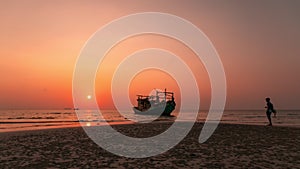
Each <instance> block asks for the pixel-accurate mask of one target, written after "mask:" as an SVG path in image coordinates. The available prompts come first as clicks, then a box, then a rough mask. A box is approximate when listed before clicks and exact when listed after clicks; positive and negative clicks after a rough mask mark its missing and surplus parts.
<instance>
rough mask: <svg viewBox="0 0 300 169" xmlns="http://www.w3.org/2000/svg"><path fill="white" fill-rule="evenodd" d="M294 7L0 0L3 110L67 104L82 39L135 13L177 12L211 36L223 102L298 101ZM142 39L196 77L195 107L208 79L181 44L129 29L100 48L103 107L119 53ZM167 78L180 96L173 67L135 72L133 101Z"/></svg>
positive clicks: (204, 103)
mask: <svg viewBox="0 0 300 169" xmlns="http://www.w3.org/2000/svg"><path fill="white" fill-rule="evenodd" d="M299 9H300V1H296V0H286V1H282V0H281V1H279V0H278V1H277V0H265V1H259V0H255V1H251V0H249V1H238V0H229V1H215V0H213V1H198V0H194V1H179V0H164V1H163V0H158V1H140V0H128V1H126V2H125V1H121V0H116V1H98V0H94V1H92V0H86V1H83V0H81V1H77V0H64V1H58V0H43V1H39V0H24V1H19V0H1V1H0V20H1V26H0V77H1V80H0V109H59V108H65V107H72V106H73V102H72V77H73V70H74V68H75V64H76V59H77V57H78V55H79V54H80V50H81V49H82V48H83V46H84V44H85V43H86V41H87V40H88V39H89V38H90V37H91V36H92V34H93V33H95V32H96V31H97V30H98V29H100V28H101V27H102V26H104V25H105V24H108V23H109V22H110V21H112V20H114V19H117V18H119V17H122V16H126V15H129V14H134V13H138V12H163V13H170V14H173V15H177V16H179V17H181V18H184V19H186V20H188V21H190V22H191V23H193V24H194V25H196V26H197V27H198V28H199V29H201V30H202V31H203V32H204V33H205V34H206V35H207V36H208V38H209V39H210V40H211V42H212V43H213V45H214V46H215V48H216V50H217V51H218V53H219V55H220V58H221V60H222V63H223V66H224V70H225V74H226V78H227V103H226V109H263V108H264V105H265V103H264V98H265V97H267V96H268V97H271V100H272V101H273V103H274V104H275V107H276V108H278V109H300V104H299V103H300V102H299V100H300V79H299V72H300V66H299V64H300V48H299V44H300V31H299V30H300V20H299V16H300V10H299ZM145 22H147V21H145ZM133 26H134V25H133ZM174 29H176V28H174ZM99 46H100V47H101V45H99ZM145 48H162V49H165V50H168V51H171V52H173V53H174V54H177V55H178V56H179V57H181V58H182V59H183V60H184V61H185V62H186V63H187V64H188V65H189V67H190V68H191V70H192V71H193V73H194V74H195V76H196V80H197V82H198V86H199V89H200V96H201V107H200V108H202V109H206V108H208V106H209V103H210V92H211V89H210V82H209V78H208V75H207V73H206V70H205V68H204V67H203V65H202V63H201V61H200V60H197V59H196V58H197V57H196V56H195V54H194V53H193V52H192V51H191V50H190V49H189V48H187V47H186V46H185V45H184V44H182V43H180V42H178V41H176V40H174V39H171V38H168V37H163V36H159V35H144V36H136V37H132V38H128V39H126V40H125V41H123V42H122V43H120V44H118V45H117V46H115V47H114V48H113V49H112V50H111V51H110V52H109V53H108V54H107V56H106V57H105V60H104V61H103V64H102V66H100V67H99V70H98V72H99V73H98V74H97V78H96V95H97V99H98V102H99V105H100V107H102V108H107V109H109V108H112V107H113V102H112V99H111V94H110V81H111V78H112V74H113V71H114V70H115V69H116V66H117V65H118V64H119V63H120V62H121V61H122V58H124V57H126V56H127V55H130V54H131V53H133V52H134V51H137V50H140V49H145ZM157 79H163V80H157ZM120 85H122V84H120ZM165 87H166V88H168V89H170V90H172V91H174V92H175V94H176V95H177V96H178V97H177V99H178V101H180V97H179V95H180V91H179V88H178V85H177V84H176V81H175V80H174V79H173V78H172V77H170V75H168V74H166V73H163V72H161V71H158V70H152V71H145V72H142V73H140V74H138V75H137V76H136V77H135V78H134V79H133V81H132V83H131V85H130V90H129V94H130V98H131V100H132V102H133V104H135V103H134V101H135V98H134V95H135V94H148V93H149V92H150V91H151V89H153V88H160V89H163V88H165Z"/></svg>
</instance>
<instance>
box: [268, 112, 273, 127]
mask: <svg viewBox="0 0 300 169" xmlns="http://www.w3.org/2000/svg"><path fill="white" fill-rule="evenodd" d="M267 117H268V120H269V125H270V126H272V119H271V113H267Z"/></svg>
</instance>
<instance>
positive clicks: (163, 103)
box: [133, 89, 176, 116]
mask: <svg viewBox="0 0 300 169" xmlns="http://www.w3.org/2000/svg"><path fill="white" fill-rule="evenodd" d="M175 106H176V103H175V99H174V93H173V92H168V91H167V89H165V91H158V90H156V95H154V96H153V95H137V106H135V107H133V111H134V113H135V114H141V115H160V116H172V115H171V113H172V112H173V110H174V109H175Z"/></svg>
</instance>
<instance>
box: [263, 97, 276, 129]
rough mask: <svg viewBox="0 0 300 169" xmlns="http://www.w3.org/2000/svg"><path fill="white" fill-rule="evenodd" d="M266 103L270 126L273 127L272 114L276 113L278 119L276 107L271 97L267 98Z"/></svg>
mask: <svg viewBox="0 0 300 169" xmlns="http://www.w3.org/2000/svg"><path fill="white" fill-rule="evenodd" d="M266 102H267V106H266V107H265V108H267V111H266V114H267V118H268V120H269V124H268V126H272V119H271V115H272V113H274V117H276V111H275V110H274V106H273V104H272V103H271V99H270V98H269V97H267V98H266Z"/></svg>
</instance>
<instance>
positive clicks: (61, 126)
mask: <svg viewBox="0 0 300 169" xmlns="http://www.w3.org/2000/svg"><path fill="white" fill-rule="evenodd" d="M171 122H173V121H168V120H166V121H164V120H158V121H154V123H171ZM180 122H190V121H180ZM22 123H23V122H22ZM26 123H29V122H26ZM36 123H37V124H38V122H36ZM54 123H55V122H50V123H49V125H40V126H39V127H36V126H29V127H20V128H18V129H15V128H9V129H5V128H2V129H1V128H0V134H1V133H10V132H26V131H29V132H30V131H37V130H51V129H64V128H82V127H86V126H89V127H97V126H105V125H113V126H114V125H132V124H134V125H139V124H146V123H135V122H132V121H130V120H128V121H113V122H107V123H103V122H93V121H91V122H72V121H71V122H65V123H61V124H60V123H58V125H50V124H54ZM68 123H72V124H68ZM80 123H82V124H80ZM195 123H201V124H204V123H205V122H202V121H196V122H195ZM0 124H2V123H0ZM3 124H7V123H3ZM8 124H18V123H8ZM223 124H225V125H227V124H228V125H249V126H266V125H267V124H268V123H267V122H266V123H265V124H261V123H242V122H240V123H239V122H236V123H235V122H222V121H221V122H220V123H219V125H223ZM272 127H287V128H300V125H294V124H290V125H287V124H283V125H282V124H276V123H275V124H273V126H272ZM16 128H17V127H16Z"/></svg>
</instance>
